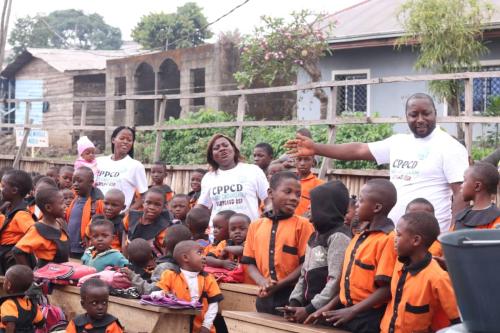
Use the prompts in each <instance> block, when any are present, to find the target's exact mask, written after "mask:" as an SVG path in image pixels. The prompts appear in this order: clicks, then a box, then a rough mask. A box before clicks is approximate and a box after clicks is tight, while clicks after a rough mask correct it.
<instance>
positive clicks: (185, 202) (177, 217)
mask: <svg viewBox="0 0 500 333" xmlns="http://www.w3.org/2000/svg"><path fill="white" fill-rule="evenodd" d="M189 200H190V199H189V196H188V195H186V194H176V195H174V197H173V198H172V200H171V201H170V205H169V206H170V207H169V208H170V212H171V213H172V215H173V220H172V223H173V224H177V223H182V224H186V216H187V214H188V213H189V210H190V209H191V204H190V203H189Z"/></svg>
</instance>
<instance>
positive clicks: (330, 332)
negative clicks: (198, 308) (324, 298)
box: [222, 311, 347, 333]
mask: <svg viewBox="0 0 500 333" xmlns="http://www.w3.org/2000/svg"><path fill="white" fill-rule="evenodd" d="M222 316H223V317H224V320H225V322H226V326H227V329H228V331H229V333H279V332H293V333H346V332H347V331H344V330H339V329H336V328H333V327H332V328H329V327H325V326H319V325H303V324H296V323H291V322H289V321H287V320H285V319H284V318H283V317H279V316H273V315H270V314H267V313H258V312H241V311H224V312H222Z"/></svg>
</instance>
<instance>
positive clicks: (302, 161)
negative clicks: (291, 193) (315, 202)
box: [295, 156, 325, 216]
mask: <svg viewBox="0 0 500 333" xmlns="http://www.w3.org/2000/svg"><path fill="white" fill-rule="evenodd" d="M295 163H296V167H297V174H298V175H299V177H300V189H301V193H302V194H301V197H300V202H299V205H298V206H297V209H296V210H295V215H299V216H302V215H304V214H305V213H307V212H308V211H309V209H310V208H311V197H310V194H309V193H310V192H311V190H312V189H313V188H315V187H316V186H318V185H321V184H323V183H324V182H325V181H324V180H321V179H319V178H318V177H316V176H315V175H314V174H313V173H312V172H311V169H312V167H313V166H314V163H315V160H314V156H297V157H296V158H295Z"/></svg>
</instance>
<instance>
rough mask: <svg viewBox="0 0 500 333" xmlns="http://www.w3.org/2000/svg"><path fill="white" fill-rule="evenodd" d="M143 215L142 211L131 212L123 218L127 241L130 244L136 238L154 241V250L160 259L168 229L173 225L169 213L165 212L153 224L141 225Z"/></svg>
mask: <svg viewBox="0 0 500 333" xmlns="http://www.w3.org/2000/svg"><path fill="white" fill-rule="evenodd" d="M143 214H144V213H143V212H141V211H136V210H131V211H129V213H128V214H127V215H126V216H125V217H124V218H123V230H124V231H125V232H126V233H127V241H128V242H130V241H132V240H134V239H136V238H142V239H145V240H147V241H152V242H153V245H154V249H153V250H154V252H155V254H156V256H158V257H160V256H161V255H162V254H161V248H162V245H163V239H164V238H165V234H166V229H167V228H168V227H169V226H170V224H171V221H170V218H169V216H168V212H166V211H163V212H162V213H161V214H160V215H159V216H158V217H157V218H156V219H155V221H154V222H153V223H151V224H141V220H142V216H143Z"/></svg>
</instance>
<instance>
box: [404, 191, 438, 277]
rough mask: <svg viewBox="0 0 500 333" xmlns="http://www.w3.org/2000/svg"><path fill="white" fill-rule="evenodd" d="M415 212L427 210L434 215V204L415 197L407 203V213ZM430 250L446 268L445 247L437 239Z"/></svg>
mask: <svg viewBox="0 0 500 333" xmlns="http://www.w3.org/2000/svg"><path fill="white" fill-rule="evenodd" d="M415 212H427V213H429V214H431V215H432V216H434V206H433V205H432V204H431V203H430V201H429V200H427V199H424V198H415V199H413V200H412V201H410V202H409V203H408V205H406V210H405V214H408V213H415ZM429 252H430V253H431V254H432V256H433V258H434V259H436V260H437V262H438V263H439V264H440V265H441V267H443V269H446V263H445V261H444V253H443V248H442V247H441V243H440V242H439V241H438V240H437V239H436V240H435V241H434V243H432V245H431V246H430V247H429Z"/></svg>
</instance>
